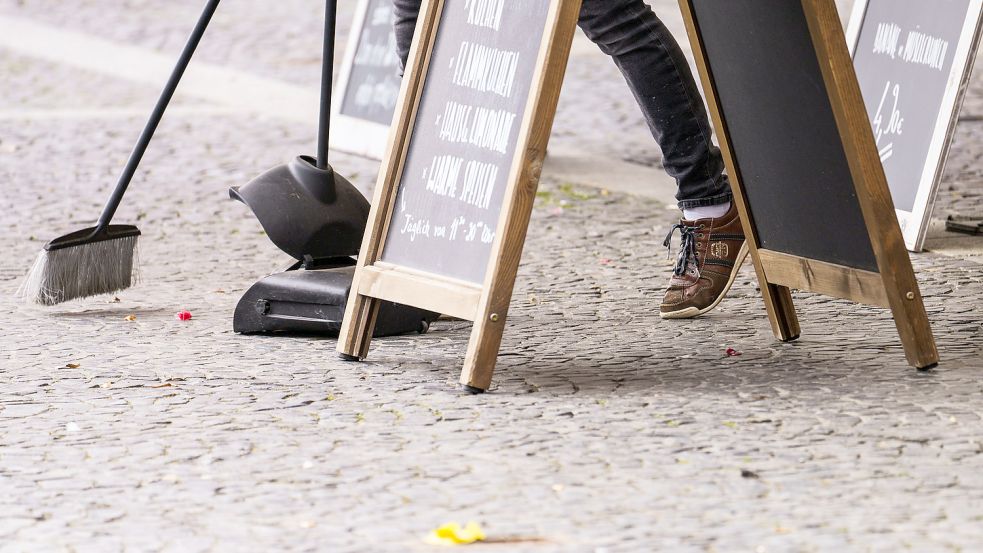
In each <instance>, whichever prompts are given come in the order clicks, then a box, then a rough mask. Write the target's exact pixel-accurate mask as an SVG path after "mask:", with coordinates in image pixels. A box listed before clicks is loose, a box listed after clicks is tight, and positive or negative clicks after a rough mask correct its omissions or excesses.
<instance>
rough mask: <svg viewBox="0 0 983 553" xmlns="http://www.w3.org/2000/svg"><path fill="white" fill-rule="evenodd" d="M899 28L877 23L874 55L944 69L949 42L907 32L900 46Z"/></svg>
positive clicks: (920, 33) (891, 24) (917, 32)
mask: <svg viewBox="0 0 983 553" xmlns="http://www.w3.org/2000/svg"><path fill="white" fill-rule="evenodd" d="M900 42H901V27H899V26H898V25H896V24H894V23H878V24H877V32H876V33H875V34H874V54H877V55H882V56H888V57H890V58H891V59H899V58H900V59H901V61H903V62H905V63H911V64H915V65H925V66H928V67H931V68H932V69H937V70H939V71H942V69H943V68H945V60H946V54H948V52H949V41H947V40H944V39H942V38H938V37H934V36H931V35H927V34H925V33H922V32H919V31H909V32H908V35H907V37H906V39H905V42H904V44H901V43H900Z"/></svg>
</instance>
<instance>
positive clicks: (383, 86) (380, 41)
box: [339, 0, 400, 126]
mask: <svg viewBox="0 0 983 553" xmlns="http://www.w3.org/2000/svg"><path fill="white" fill-rule="evenodd" d="M365 1H366V4H367V5H366V6H360V8H361V9H363V10H364V12H361V13H360V15H361V16H362V17H361V18H360V19H359V20H358V21H357V23H361V25H360V26H359V28H354V29H352V33H356V34H357V36H358V38H357V40H356V42H355V43H354V44H355V50H354V53H353V55H352V56H351V60H350V64H351V65H350V67H348V68H347V71H348V74H347V79H345V83H344V90H343V99H342V102H341V109H340V111H339V113H341V114H343V115H347V116H349V117H355V118H358V119H364V120H366V121H372V122H375V123H379V124H381V125H386V126H388V125H389V124H390V123H391V122H392V118H393V111H394V110H395V108H396V100H397V98H398V97H399V85H400V71H399V57H398V54H397V52H396V36H395V34H394V33H393V5H392V0H365Z"/></svg>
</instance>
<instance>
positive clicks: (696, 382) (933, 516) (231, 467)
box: [0, 0, 983, 553]
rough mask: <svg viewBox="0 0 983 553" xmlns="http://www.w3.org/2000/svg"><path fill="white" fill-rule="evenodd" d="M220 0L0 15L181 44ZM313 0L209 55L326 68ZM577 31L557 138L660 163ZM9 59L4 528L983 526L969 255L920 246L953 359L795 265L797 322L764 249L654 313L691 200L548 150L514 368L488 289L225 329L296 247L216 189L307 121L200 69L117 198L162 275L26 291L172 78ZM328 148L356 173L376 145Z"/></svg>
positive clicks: (900, 531) (342, 542) (574, 547)
mask: <svg viewBox="0 0 983 553" xmlns="http://www.w3.org/2000/svg"><path fill="white" fill-rule="evenodd" d="M199 4H200V2H198V1H194V0H174V1H171V2H159V1H154V2H151V1H149V0H147V1H136V0H128V1H119V2H110V1H109V0H98V1H97V0H80V1H78V2H72V3H64V2H56V1H55V0H45V1H41V0H20V1H18V0H0V15H13V16H18V17H27V18H31V19H32V20H35V21H38V22H43V23H47V24H49V25H56V26H61V27H65V28H70V29H74V30H78V31H82V32H86V33H90V34H93V35H97V36H102V37H106V38H110V39H113V40H118V41H122V42H127V43H130V44H137V45H140V46H144V47H147V48H153V49H161V50H162V51H165V52H173V51H174V50H175V49H176V48H179V46H180V43H181V41H182V40H183V36H184V33H185V32H186V29H187V26H190V24H191V23H190V22H191V21H192V20H193V19H194V17H195V14H196V11H197V9H198V7H199ZM350 4H351V3H349V2H345V3H343V6H342V8H343V11H344V13H343V14H342V16H341V18H340V19H341V21H342V23H343V24H344V25H345V26H347V22H348V20H349V16H350V13H351V5H350ZM68 5H71V9H69V8H68V7H67V6H68ZM656 5H657V7H658V8H659V9H660V10H662V11H663V13H666V14H667V20H669V19H672V18H673V17H678V15H676V14H675V12H673V7H672V6H673V4H672V3H671V2H669V1H668V0H659V1H658V2H656ZM271 6H273V7H271ZM319 13H320V8H319V7H318V2H314V1H313V0H281V1H279V2H276V3H275V4H270V3H267V2H261V1H259V0H236V1H235V2H231V1H230V2H226V3H225V4H223V6H222V7H221V8H220V12H219V15H218V16H217V18H216V27H215V28H214V30H213V31H210V34H209V35H208V36H207V37H206V40H205V42H204V43H203V44H202V52H201V59H202V60H204V61H208V62H211V63H214V64H219V65H223V66H228V67H232V68H236V69H239V70H242V71H247V72H252V73H255V74H257V75H261V76H265V77H268V78H272V79H279V80H283V81H288V82H292V83H294V84H298V85H303V86H316V83H317V65H318V61H317V52H318V51H319V50H318V48H319V46H318V43H319V40H320V39H319V36H318V26H319V23H318V17H319ZM674 28H676V27H674ZM346 30H347V29H346V28H343V29H341V31H342V32H341V34H342V35H344V33H345V31H346ZM581 45H582V44H581ZM577 52H578V53H577V57H576V58H575V62H574V63H571V67H570V73H569V78H568V80H567V83H566V87H567V88H566V89H565V92H564V96H563V101H562V105H561V110H560V114H559V116H558V118H557V129H556V135H555V140H556V143H558V144H574V145H578V147H581V148H585V149H590V150H592V151H594V152H599V153H601V154H605V155H610V156H612V157H617V156H621V159H625V158H627V159H629V160H631V161H635V162H639V163H652V164H657V163H658V156H657V154H655V153H653V152H654V146H652V144H651V140H650V139H649V138H648V136H647V133H646V132H645V130H644V127H643V125H642V122H641V118H640V117H639V115H638V113H637V108H636V107H635V105H634V104H633V102H632V101H631V98H630V96H629V95H628V93H627V89H626V88H625V86H624V85H623V83H622V81H620V80H619V79H620V77H619V75H618V74H617V71H616V70H615V69H614V68H613V66H611V64H610V63H609V62H607V60H605V59H604V58H603V56H600V55H598V54H596V53H592V51H589V50H587V49H586V48H584V49H581V48H580V46H578V50H577ZM0 74H2V75H3V80H2V83H0V182H2V183H3V184H2V185H0V189H2V191H3V194H0V252H2V255H0V310H2V312H3V313H4V314H5V316H4V320H3V323H2V328H3V330H2V335H0V552H3V553H7V552H21V551H100V552H101V551H180V552H184V551H189V552H196V551H358V552H362V551H384V552H390V551H391V552H405V551H428V550H429V549H430V548H429V546H427V545H425V544H424V542H423V541H422V539H421V536H422V535H424V534H425V533H426V532H427V531H428V530H429V529H431V528H434V527H436V526H437V525H439V524H441V523H443V522H446V521H449V520H461V521H464V520H469V519H473V520H476V521H479V522H480V523H482V525H483V526H484V527H485V529H486V530H487V532H488V534H489V536H490V537H491V538H492V539H493V540H494V541H497V544H495V543H493V544H488V545H485V546H480V547H479V548H478V550H482V548H484V549H487V550H489V551H530V552H540V551H544V552H545V551H564V552H566V551H574V552H581V551H583V552H600V551H609V552H615V551H619V552H620V551H653V550H661V551H769V552H770V551H891V552H896V551H905V550H911V551H950V550H951V551H974V550H975V551H979V550H983V548H981V546H980V544H981V543H983V432H981V429H983V421H981V418H983V379H981V372H980V371H981V370H983V346H981V343H983V323H981V320H983V317H981V314H983V308H981V299H983V265H981V264H980V263H978V262H976V261H973V260H970V259H967V258H966V257H959V256H952V255H942V254H940V253H935V252H928V253H924V254H919V255H915V256H913V261H914V264H915V268H916V271H917V273H918V276H919V279H920V282H921V285H922V287H923V291H924V295H925V301H926V305H927V308H928V310H929V312H930V315H931V318H932V321H933V326H934V329H935V333H936V337H937V340H938V342H939V347H940V351H941V355H942V359H943V363H942V366H941V367H940V368H939V369H937V370H935V371H932V372H929V373H918V372H916V371H914V370H911V369H909V368H908V367H907V366H906V365H905V362H904V357H903V354H902V351H901V348H900V345H899V343H898V340H897V338H896V333H895V331H894V326H893V321H892V320H891V317H890V314H889V313H887V312H886V311H885V310H881V309H874V308H866V307H859V306H856V305H853V304H850V303H847V302H843V301H838V300H831V299H829V298H826V297H822V296H815V295H811V294H796V296H795V297H796V303H797V306H798V308H799V312H800V315H801V319H802V324H803V332H804V334H803V337H802V339H801V340H799V341H798V342H795V343H791V344H780V343H777V342H775V340H774V339H773V337H772V336H771V332H770V329H769V325H768V322H767V320H766V318H765V315H764V310H763V308H762V303H761V299H760V295H759V293H758V291H757V290H756V288H755V280H754V276H753V272H752V271H750V270H749V269H748V268H745V270H744V271H743V272H742V274H741V278H739V279H738V281H737V283H736V284H735V287H734V289H733V291H732V292H731V294H730V297H729V298H728V299H727V300H726V301H725V302H724V303H723V304H722V305H721V307H720V308H719V309H718V310H717V311H715V312H714V313H713V314H712V315H710V316H708V317H706V318H703V319H700V320H696V321H691V322H674V323H670V322H664V321H661V320H659V318H658V315H657V307H656V306H657V303H658V300H659V298H660V295H661V288H662V286H663V284H664V282H665V279H666V276H667V272H668V270H669V261H667V260H666V259H665V253H664V250H663V249H662V248H661V240H662V238H663V236H664V233H665V231H666V230H667V227H668V225H669V224H671V222H672V218H673V217H674V216H675V213H674V212H673V211H671V210H668V209H666V202H667V201H668V200H666V201H660V200H658V199H647V198H639V197H632V196H626V195H621V194H615V193H608V194H605V193H603V192H602V191H600V190H597V189H582V190H581V189H575V190H571V189H570V188H569V187H567V186H565V185H564V183H563V182H558V181H556V180H554V179H551V178H550V176H549V175H545V176H544V179H545V180H544V183H543V187H542V189H543V191H544V194H542V195H541V196H542V197H541V198H540V200H539V202H538V203H537V207H536V210H535V214H534V217H533V222H532V225H531V227H530V233H529V241H528V244H527V246H526V253H525V256H524V259H523V264H522V268H521V271H520V277H519V281H518V284H517V286H516V291H515V296H514V297H515V299H514V304H513V308H512V310H511V317H510V321H509V326H508V330H507V332H506V338H505V343H504V344H503V346H502V355H501V358H500V362H499V368H498V371H497V374H496V379H495V385H494V387H493V389H492V393H489V394H486V395H484V396H480V397H472V396H467V395H461V394H460V393H458V392H457V391H456V379H457V376H458V370H459V367H460V365H461V363H462V361H463V355H464V350H465V346H466V341H467V336H468V332H469V327H468V325H467V324H465V323H459V322H441V323H438V324H436V325H435V326H434V328H433V329H432V331H431V332H430V333H428V334H426V335H422V336H410V337H399V338H389V339H381V340H377V341H375V342H374V348H373V350H372V354H371V357H370V358H369V359H368V360H367V361H366V362H364V363H361V364H357V365H351V364H343V363H341V362H340V361H338V360H337V359H336V356H335V354H334V341H333V340H329V339H315V338H284V337H278V338H260V337H243V336H238V335H235V334H234V333H233V332H232V330H231V314H232V310H233V307H234V305H235V302H236V300H237V298H238V296H239V295H240V294H241V293H242V292H243V291H244V290H245V289H246V287H248V286H249V285H250V284H251V283H252V282H253V281H254V280H256V279H257V278H258V277H260V276H262V275H264V274H267V273H269V272H271V271H273V270H275V269H277V268H278V267H280V266H281V265H283V264H284V263H285V262H286V261H287V259H286V258H285V256H284V254H282V253H280V252H279V251H278V250H276V248H275V247H274V246H273V245H272V244H271V243H270V242H269V241H268V240H267V239H266V237H265V236H264V235H263V234H262V232H261V229H260V227H259V224H258V223H257V222H256V221H255V220H254V219H253V218H252V216H251V215H250V214H249V213H248V212H247V210H246V209H245V208H244V207H243V206H242V205H240V204H238V203H235V202H232V201H230V200H228V196H227V192H226V190H227V188H228V187H229V186H231V185H236V184H242V183H244V182H246V181H247V180H248V179H249V178H251V177H252V176H254V175H255V174H257V173H259V172H261V171H262V170H264V169H266V168H268V167H271V166H273V165H275V164H277V163H280V162H282V161H284V160H286V159H289V158H290V157H292V156H294V155H297V154H299V153H304V152H309V151H311V150H312V149H313V133H314V128H313V127H314V126H313V123H312V125H311V126H310V127H309V128H305V127H304V126H303V125H298V124H294V123H286V122H283V121H280V120H277V119H274V118H270V117H261V116H244V115H242V114H236V113H228V112H227V111H223V110H222V109H220V106H214V105H211V104H209V103H207V102H202V101H200V100H197V99H195V98H190V97H186V96H181V95H179V97H178V98H177V99H176V104H175V105H176V106H178V107H181V108H196V109H193V110H192V109H186V110H184V111H182V110H180V109H178V110H175V111H173V112H172V113H170V114H168V116H167V117H166V118H165V121H164V123H163V125H162V126H161V129H160V131H159V135H158V138H157V139H156V141H155V142H154V143H153V145H152V146H151V148H150V151H149V152H148V155H147V158H146V161H145V163H144V165H143V168H141V171H140V173H139V176H138V178H137V179H136V181H135V182H134V185H133V187H132V191H131V193H130V195H129V196H127V200H126V201H125V202H124V205H123V207H122V208H121V210H120V214H119V220H120V221H136V222H137V223H138V224H139V226H140V228H141V230H142V231H143V232H144V236H143V238H142V239H141V248H142V252H141V256H142V267H143V283H142V284H140V285H138V286H136V287H134V288H132V289H130V290H127V291H125V292H124V293H121V294H119V295H118V300H117V299H115V298H112V297H100V298H93V299H89V300H85V301H81V302H75V303H70V304H67V305H61V306H58V307H55V308H50V309H41V308H37V307H31V306H25V305H22V304H20V303H17V302H16V301H15V300H14V299H13V298H12V294H13V292H14V290H15V289H16V288H17V285H18V283H19V279H20V278H21V277H22V276H23V274H24V273H25V271H26V270H27V267H28V266H29V265H30V263H31V262H32V261H33V258H34V256H35V255H36V253H37V251H38V250H39V249H40V247H41V245H42V244H43V242H44V241H45V240H47V239H50V238H53V237H54V236H57V235H59V234H62V233H64V232H66V231H68V230H72V229H75V228H80V227H83V226H87V225H88V224H89V223H90V222H91V219H92V217H94V216H95V214H97V213H98V209H99V208H100V207H101V202H102V200H103V198H104V197H105V196H106V195H107V194H108V190H109V189H110V187H111V185H112V183H113V182H114V181H115V176H116V173H117V171H118V168H119V167H120V165H121V163H122V160H123V159H124V157H125V156H126V154H127V153H128V151H129V148H130V146H131V144H132V141H133V139H134V138H135V136H136V134H137V129H139V127H140V125H142V118H143V117H142V115H133V114H128V113H129V112H127V111H126V109H129V108H132V109H133V110H136V111H135V112H134V113H141V112H142V111H143V110H145V109H146V108H147V106H148V105H149V104H150V103H151V102H152V101H153V99H154V97H155V95H156V93H157V89H156V87H153V86H146V85H141V84H134V83H131V82H127V81H123V80H120V79H115V78H110V77H105V76H103V75H100V74H97V73H93V72H90V71H86V70H82V69H78V68H75V67H72V66H69V65H67V64H59V63H49V62H41V61H38V60H36V59H34V58H32V57H30V56H25V55H21V54H17V53H12V52H9V51H4V50H0ZM970 94H971V96H970V99H969V101H968V103H967V107H966V110H965V112H964V120H963V122H962V123H961V124H960V125H959V128H958V132H957V136H956V142H955V146H954V151H953V156H952V159H951V162H950V165H949V169H948V172H947V174H946V179H945V185H944V187H943V192H942V197H941V199H940V205H939V208H938V213H939V214H946V213H954V212H958V213H963V214H972V213H976V214H979V213H981V212H983V194H981V190H983V159H981V157H983V148H981V145H983V122H981V121H980V117H981V116H983V77H981V74H980V73H978V74H977V77H976V78H975V80H974V82H973V85H972V87H971V92H970ZM67 108H73V109H75V110H76V111H75V112H72V111H70V110H69V111H65V110H66V109H67ZM124 108H126V109H124ZM588 108H589V109H588ZM53 110H61V111H53ZM85 110H89V111H85ZM18 113H21V115H18ZM45 113H49V116H45ZM334 164H335V167H336V168H337V169H339V170H340V171H343V172H345V173H346V174H348V175H350V176H351V177H352V179H353V181H355V182H356V183H358V184H359V186H361V187H363V188H366V189H367V188H369V187H370V185H371V183H372V181H373V179H374V177H375V173H376V171H377V167H378V164H377V163H376V162H372V161H368V160H365V159H361V158H357V157H352V156H345V155H341V154H339V155H337V156H335V158H334ZM961 244H962V245H963V248H964V249H965V250H966V251H970V252H976V254H977V255H978V253H979V251H980V250H981V248H983V243H981V241H980V240H979V239H964V241H963V242H961ZM976 259H978V257H977V258H976ZM181 309H188V310H190V311H191V312H192V313H193V314H194V318H193V319H192V320H191V321H188V322H184V323H182V322H179V321H177V320H176V319H175V317H174V314H175V313H176V312H177V311H179V310H181ZM130 315H134V316H135V317H136V318H135V320H133V321H128V320H126V317H128V316H130ZM726 348H734V349H736V350H738V351H740V352H742V355H740V356H736V357H727V356H726V355H725V349H726Z"/></svg>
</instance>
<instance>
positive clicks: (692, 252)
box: [662, 224, 700, 276]
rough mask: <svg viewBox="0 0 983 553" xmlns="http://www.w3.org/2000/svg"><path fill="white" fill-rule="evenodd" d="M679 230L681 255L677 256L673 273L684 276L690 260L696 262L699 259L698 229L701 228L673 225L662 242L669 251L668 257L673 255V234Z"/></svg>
mask: <svg viewBox="0 0 983 553" xmlns="http://www.w3.org/2000/svg"><path fill="white" fill-rule="evenodd" d="M677 230H678V231H679V235H680V238H681V239H680V242H679V248H680V249H679V257H678V258H676V267H675V268H674V269H673V271H672V272H673V274H675V275H676V276H682V275H684V274H685V273H686V269H688V268H689V264H690V260H692V261H693V262H696V261H697V259H696V257H697V255H698V254H697V248H696V231H698V230H700V229H699V227H691V226H687V225H682V224H678V225H673V226H672V228H671V229H669V234H667V235H666V239H665V241H664V242H662V245H663V246H665V247H666V248H667V249H668V250H669V251H668V252H667V253H666V258H667V259H668V258H670V257H672V235H673V233H675V232H676V231H677Z"/></svg>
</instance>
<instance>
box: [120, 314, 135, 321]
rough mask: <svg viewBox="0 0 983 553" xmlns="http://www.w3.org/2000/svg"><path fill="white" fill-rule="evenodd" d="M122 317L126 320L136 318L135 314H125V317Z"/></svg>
mask: <svg viewBox="0 0 983 553" xmlns="http://www.w3.org/2000/svg"><path fill="white" fill-rule="evenodd" d="M123 319H124V320H126V321H130V322H133V321H135V320H137V316H136V315H127V316H126V317H123Z"/></svg>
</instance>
